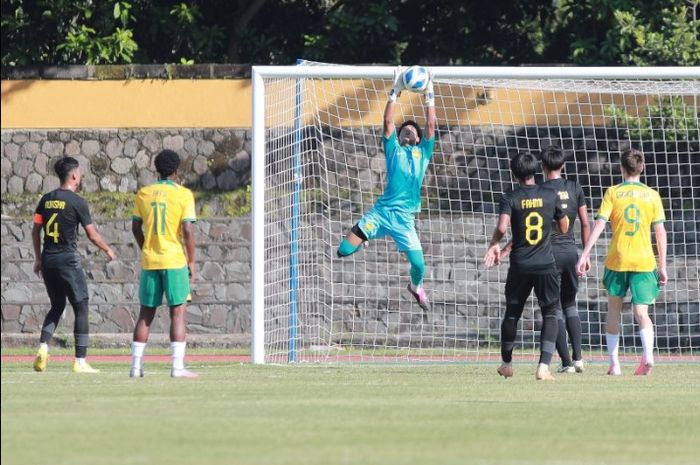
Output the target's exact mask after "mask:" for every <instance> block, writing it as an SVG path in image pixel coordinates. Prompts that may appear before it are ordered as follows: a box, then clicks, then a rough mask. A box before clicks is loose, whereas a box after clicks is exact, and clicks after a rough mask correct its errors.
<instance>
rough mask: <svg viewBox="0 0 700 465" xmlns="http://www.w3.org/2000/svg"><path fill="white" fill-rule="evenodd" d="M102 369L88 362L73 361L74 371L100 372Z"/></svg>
mask: <svg viewBox="0 0 700 465" xmlns="http://www.w3.org/2000/svg"><path fill="white" fill-rule="evenodd" d="M99 372H100V370H98V369H96V368H93V367H91V366H90V364H88V362H85V361H83V362H79V361H77V360H76V361H75V362H73V373H99Z"/></svg>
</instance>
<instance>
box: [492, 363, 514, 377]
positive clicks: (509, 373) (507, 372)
mask: <svg viewBox="0 0 700 465" xmlns="http://www.w3.org/2000/svg"><path fill="white" fill-rule="evenodd" d="M496 373H498V374H499V375H501V376H503V377H504V378H505V379H508V378H512V377H513V365H511V364H510V363H504V364H503V365H501V366H500V367H498V369H497V370H496Z"/></svg>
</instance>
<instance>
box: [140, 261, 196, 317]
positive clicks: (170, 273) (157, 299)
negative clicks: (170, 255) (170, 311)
mask: <svg viewBox="0 0 700 465" xmlns="http://www.w3.org/2000/svg"><path fill="white" fill-rule="evenodd" d="M163 293H165V298H166V300H167V301H168V305H169V306H170V307H175V306H177V305H182V304H184V303H185V302H186V301H187V300H188V297H189V295H190V271H189V269H188V268H187V267H186V266H185V267H183V268H175V269H172V270H141V280H140V282H139V300H140V301H141V305H143V306H144V307H151V308H154V307H158V306H160V305H161V304H162V303H163Z"/></svg>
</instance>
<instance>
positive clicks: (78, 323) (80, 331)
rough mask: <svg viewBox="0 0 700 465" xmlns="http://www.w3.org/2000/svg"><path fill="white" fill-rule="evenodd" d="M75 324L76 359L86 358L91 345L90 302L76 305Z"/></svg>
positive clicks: (74, 307) (83, 301)
mask: <svg viewBox="0 0 700 465" xmlns="http://www.w3.org/2000/svg"><path fill="white" fill-rule="evenodd" d="M72 305H73V312H74V313H75V324H74V325H73V335H74V337H75V358H85V356H86V355H87V348H88V345H89V344H90V320H89V318H88V300H87V299H85V300H82V301H80V302H78V303H74V304H72Z"/></svg>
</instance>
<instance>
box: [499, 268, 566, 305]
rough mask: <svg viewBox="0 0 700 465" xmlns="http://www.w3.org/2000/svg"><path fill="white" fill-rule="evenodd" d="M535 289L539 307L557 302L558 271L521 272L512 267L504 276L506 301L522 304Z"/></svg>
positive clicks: (509, 303) (511, 303)
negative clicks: (541, 272)
mask: <svg viewBox="0 0 700 465" xmlns="http://www.w3.org/2000/svg"><path fill="white" fill-rule="evenodd" d="M533 289H534V290H535V295H536V296H537V300H539V302H540V307H548V306H551V305H554V304H556V303H557V302H559V272H558V271H557V270H556V269H554V268H553V269H552V271H550V272H549V273H544V274H530V273H522V272H520V271H517V270H513V269H512V268H511V269H509V270H508V277H507V278H506V303H507V304H508V305H518V306H523V305H525V302H527V299H528V298H529V297H530V293H531V292H532V290H533Z"/></svg>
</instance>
